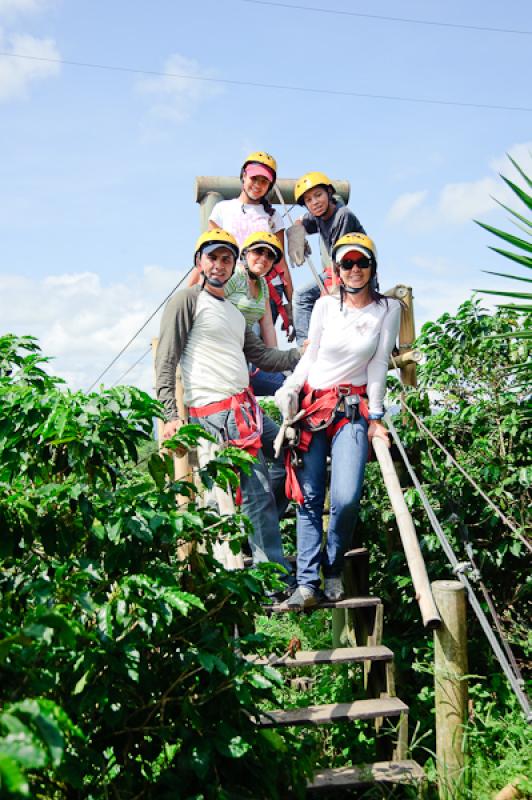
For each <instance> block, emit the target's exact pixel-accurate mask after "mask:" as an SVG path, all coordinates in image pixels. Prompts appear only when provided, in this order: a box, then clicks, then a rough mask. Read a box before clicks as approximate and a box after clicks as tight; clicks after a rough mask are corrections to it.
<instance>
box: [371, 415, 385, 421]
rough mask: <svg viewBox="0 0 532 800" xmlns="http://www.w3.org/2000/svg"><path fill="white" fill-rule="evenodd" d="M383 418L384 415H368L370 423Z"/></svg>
mask: <svg viewBox="0 0 532 800" xmlns="http://www.w3.org/2000/svg"><path fill="white" fill-rule="evenodd" d="M383 417H384V414H368V420H369V421H370V422H380V420H381V419H382V418H383Z"/></svg>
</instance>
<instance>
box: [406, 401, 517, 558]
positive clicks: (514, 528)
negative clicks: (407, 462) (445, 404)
mask: <svg viewBox="0 0 532 800" xmlns="http://www.w3.org/2000/svg"><path fill="white" fill-rule="evenodd" d="M403 406H404V408H406V410H407V411H408V412H409V414H411V416H412V417H413V418H414V420H415V421H416V424H417V425H418V427H419V428H421V429H422V430H423V431H424V432H425V433H426V434H427V435H428V436H430V438H431V439H432V441H433V442H435V444H437V445H438V447H439V448H440V450H442V451H443V452H444V453H445V455H446V456H447V458H448V459H449V460H450V461H451V463H452V464H454V466H455V467H456V468H457V469H458V470H459V471H460V472H461V473H462V475H463V476H464V478H465V479H466V480H467V481H469V483H470V484H471V486H472V487H473V488H474V490H475V491H476V492H478V494H479V495H480V496H481V497H482V498H483V499H484V500H485V501H486V503H487V504H488V505H489V506H490V508H491V509H492V510H493V511H494V512H495V513H496V514H497V516H498V517H499V518H500V519H501V520H502V521H503V522H504V523H505V525H507V526H508V527H509V528H510V529H511V530H512V531H513V532H514V533H515V535H516V536H517V537H518V539H519V540H520V541H521V542H522V543H523V544H524V545H525V547H527V548H528V549H529V550H530V552H532V545H531V544H530V542H528V541H527V540H526V539H525V537H524V536H523V534H522V533H520V531H519V528H518V527H517V526H516V525H514V523H513V522H512V521H511V520H510V519H508V517H507V516H506V514H503V512H502V511H501V510H500V508H498V506H496V505H495V503H494V502H493V500H492V499H491V498H490V497H488V495H487V494H486V493H485V492H484V491H483V490H482V489H481V488H480V486H479V485H478V483H477V482H476V481H475V479H474V478H472V477H471V476H470V475H469V473H468V472H466V470H465V469H464V468H463V467H462V466H461V465H460V464H459V463H458V461H457V460H456V459H455V458H453V456H452V455H451V453H450V452H449V451H448V450H447V448H446V447H445V446H444V445H443V444H442V443H441V442H440V440H439V439H438V438H437V437H436V436H434V434H433V433H432V431H430V430H429V429H428V428H427V426H426V425H425V423H424V422H423V420H421V419H420V418H419V417H418V415H417V414H416V413H415V412H414V411H412V409H411V408H410V406H408V405H407V403H406V402H405V400H404V399H403Z"/></svg>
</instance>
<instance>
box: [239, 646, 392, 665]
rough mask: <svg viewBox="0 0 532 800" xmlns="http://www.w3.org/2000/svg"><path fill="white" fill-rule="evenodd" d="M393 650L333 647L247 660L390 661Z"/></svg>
mask: <svg viewBox="0 0 532 800" xmlns="http://www.w3.org/2000/svg"><path fill="white" fill-rule="evenodd" d="M392 659H393V652H392V651H391V650H390V649H389V648H388V647H385V646H384V645H379V646H377V647H335V648H334V649H332V650H298V651H296V653H295V655H294V657H293V658H291V657H290V656H286V655H284V656H279V657H278V658H276V657H275V656H270V657H269V658H259V657H258V656H248V658H247V660H248V661H252V662H253V663H254V664H260V665H261V666H262V665H270V666H272V667H307V666H311V665H312V664H343V663H346V662H360V661H391V660H392Z"/></svg>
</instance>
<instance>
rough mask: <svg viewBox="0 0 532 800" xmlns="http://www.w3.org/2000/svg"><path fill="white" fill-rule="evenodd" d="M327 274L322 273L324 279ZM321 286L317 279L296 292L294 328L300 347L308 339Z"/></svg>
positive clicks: (323, 279)
mask: <svg viewBox="0 0 532 800" xmlns="http://www.w3.org/2000/svg"><path fill="white" fill-rule="evenodd" d="M326 278H327V275H326V274H325V273H323V274H322V275H321V279H322V281H325V279H326ZM320 294H321V292H320V288H319V286H318V284H317V283H316V281H312V283H307V284H306V285H305V286H303V287H302V288H301V289H298V290H297V291H296V292H294V298H293V300H294V328H295V331H296V342H297V344H298V347H301V346H302V345H303V344H304V342H305V340H306V339H308V327H309V325H310V315H311V314H312V309H313V308H314V305H315V303H316V300H318V298H319V297H320Z"/></svg>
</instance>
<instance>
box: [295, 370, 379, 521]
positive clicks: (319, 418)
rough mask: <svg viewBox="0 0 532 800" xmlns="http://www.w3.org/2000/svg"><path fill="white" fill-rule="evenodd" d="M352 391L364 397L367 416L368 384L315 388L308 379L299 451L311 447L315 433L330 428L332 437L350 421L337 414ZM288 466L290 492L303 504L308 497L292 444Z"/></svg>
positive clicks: (362, 405) (362, 407)
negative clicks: (306, 496) (300, 479)
mask: <svg viewBox="0 0 532 800" xmlns="http://www.w3.org/2000/svg"><path fill="white" fill-rule="evenodd" d="M352 394H357V395H358V396H359V397H360V404H359V410H360V413H361V414H362V416H363V417H364V418H365V419H367V418H368V414H369V411H368V405H367V403H366V399H365V395H366V387H365V386H353V385H352V384H350V383H346V384H339V385H338V386H333V387H332V388H330V389H313V388H312V387H311V386H309V384H308V383H305V385H304V386H303V389H302V390H301V398H302V399H301V404H300V409H301V411H304V412H305V413H304V414H303V415H302V416H301V417H300V420H299V422H300V424H301V428H300V436H299V442H298V444H297V446H296V447H295V448H294V449H295V450H296V451H297V452H298V453H306V452H307V451H308V449H309V447H310V442H311V441H312V436H313V434H314V433H315V432H316V431H319V430H322V429H323V428H326V430H327V438H328V439H329V441H332V439H333V437H334V435H335V434H336V433H337V431H339V430H340V428H343V426H344V425H347V423H348V422H349V420H348V419H347V418H346V417H342V419H339V420H338V421H337V422H334V416H335V413H336V410H337V408H338V406H339V405H340V403H341V401H342V398H344V397H347V396H349V395H352ZM285 467H286V482H285V491H286V496H287V497H288V498H290V499H291V500H295V501H296V502H297V503H299V505H302V504H303V500H304V498H303V493H302V491H301V487H300V486H299V482H298V480H297V475H296V471H295V469H294V465H293V463H292V453H291V450H290V448H287V450H286V453H285Z"/></svg>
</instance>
